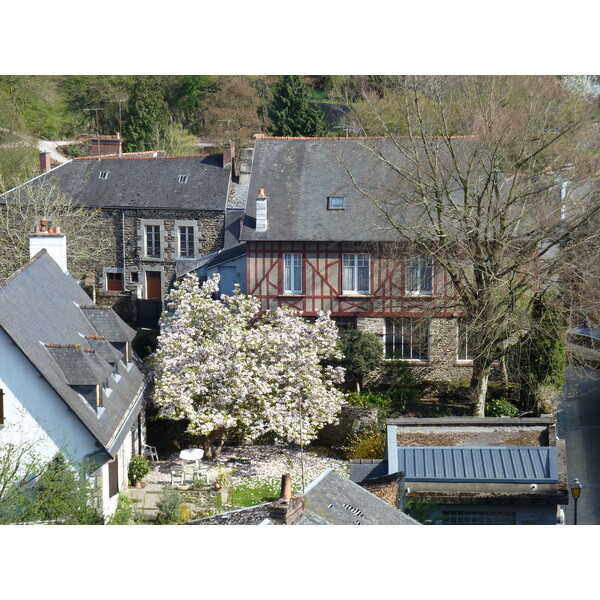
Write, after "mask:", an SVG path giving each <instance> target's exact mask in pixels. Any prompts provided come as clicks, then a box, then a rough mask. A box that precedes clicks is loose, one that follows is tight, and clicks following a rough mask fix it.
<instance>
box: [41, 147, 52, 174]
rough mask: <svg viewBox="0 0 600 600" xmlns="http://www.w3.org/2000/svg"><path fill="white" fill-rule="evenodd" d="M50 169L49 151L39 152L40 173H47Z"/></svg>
mask: <svg viewBox="0 0 600 600" xmlns="http://www.w3.org/2000/svg"><path fill="white" fill-rule="evenodd" d="M50 169H52V159H51V157H50V152H40V173H47V172H48V171H50Z"/></svg>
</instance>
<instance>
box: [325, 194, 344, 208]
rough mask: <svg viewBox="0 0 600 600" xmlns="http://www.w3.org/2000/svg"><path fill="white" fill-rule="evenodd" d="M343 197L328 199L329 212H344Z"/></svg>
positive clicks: (330, 197)
mask: <svg viewBox="0 0 600 600" xmlns="http://www.w3.org/2000/svg"><path fill="white" fill-rule="evenodd" d="M344 200H345V198H344V197H343V196H329V197H328V198H327V210H344V208H345V206H344Z"/></svg>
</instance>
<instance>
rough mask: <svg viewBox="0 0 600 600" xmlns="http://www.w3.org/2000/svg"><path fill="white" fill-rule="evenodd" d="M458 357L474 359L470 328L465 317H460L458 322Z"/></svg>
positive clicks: (458, 358)
mask: <svg viewBox="0 0 600 600" xmlns="http://www.w3.org/2000/svg"><path fill="white" fill-rule="evenodd" d="M456 330H457V331H456V342H457V349H456V359H457V360H459V361H471V360H473V353H472V352H471V348H470V345H469V329H468V326H467V321H466V320H465V319H458V320H457V322H456Z"/></svg>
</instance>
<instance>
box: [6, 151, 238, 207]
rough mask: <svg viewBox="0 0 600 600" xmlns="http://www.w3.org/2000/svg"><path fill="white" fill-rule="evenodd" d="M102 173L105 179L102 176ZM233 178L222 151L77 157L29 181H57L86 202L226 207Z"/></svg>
mask: <svg viewBox="0 0 600 600" xmlns="http://www.w3.org/2000/svg"><path fill="white" fill-rule="evenodd" d="M101 172H106V173H107V176H106V179H100V173H101ZM181 175H187V176H188V177H187V182H186V183H179V177H180V176H181ZM230 176H231V169H229V168H223V167H222V157H221V156H220V155H215V156H197V157H192V156H189V157H166V158H160V157H159V158H116V157H114V158H95V157H93V158H84V159H75V160H72V161H70V162H68V163H65V164H64V165H61V166H59V167H57V168H55V169H52V170H51V171H49V172H48V173H45V174H43V175H41V176H39V177H36V178H35V179H32V180H31V181H29V182H28V183H26V184H24V185H32V186H38V185H45V184H50V183H52V184H55V185H58V187H59V188H60V189H61V191H63V192H64V193H66V194H67V195H68V196H70V197H71V198H72V199H73V200H74V202H75V203H76V204H78V205H81V206H90V207H97V208H107V207H119V208H138V209H152V208H163V209H179V210H181V209H191V210H218V211H224V210H225V207H226V202H227V196H228V189H229V180H230ZM10 193H11V192H8V193H7V196H8V197H10Z"/></svg>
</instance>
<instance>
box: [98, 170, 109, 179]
mask: <svg viewBox="0 0 600 600" xmlns="http://www.w3.org/2000/svg"><path fill="white" fill-rule="evenodd" d="M108 173H109V171H100V175H98V179H108Z"/></svg>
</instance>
